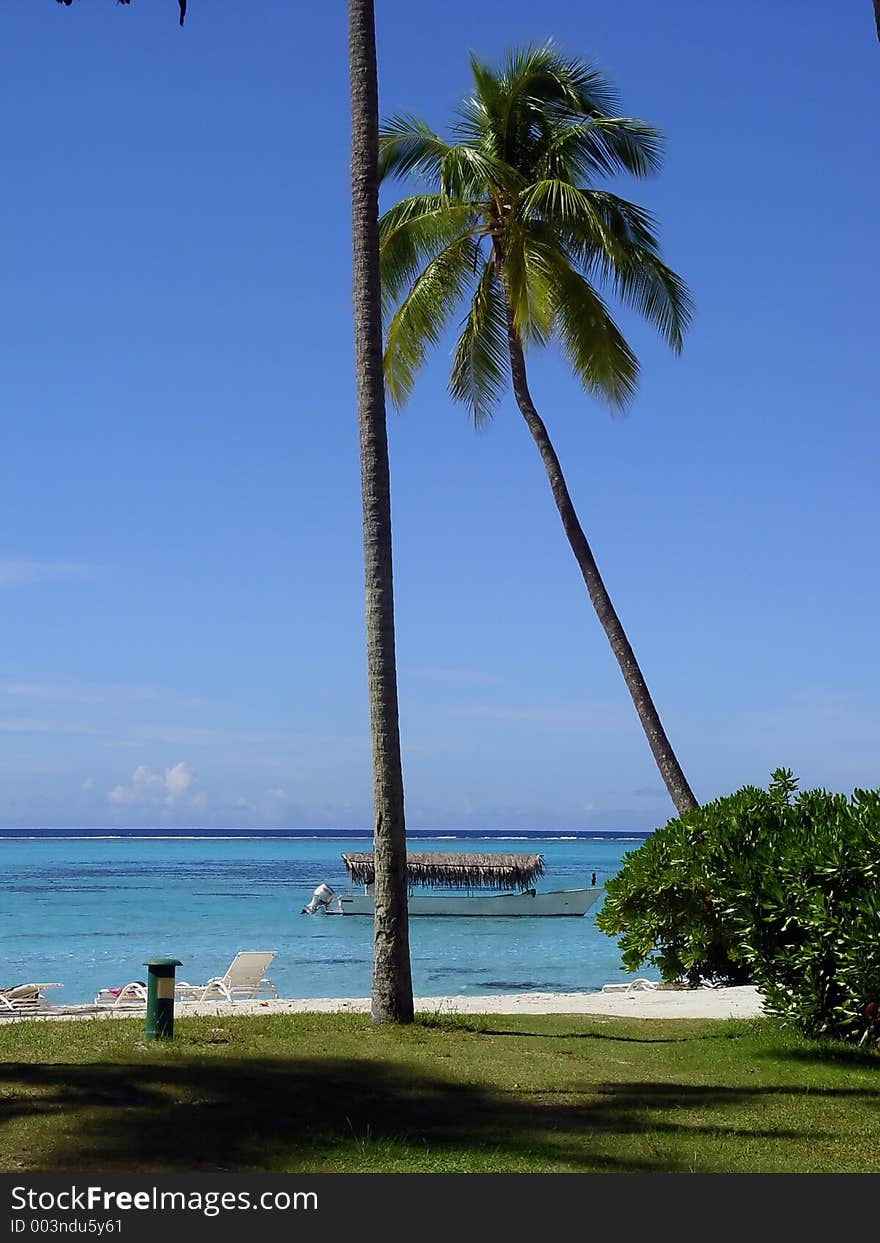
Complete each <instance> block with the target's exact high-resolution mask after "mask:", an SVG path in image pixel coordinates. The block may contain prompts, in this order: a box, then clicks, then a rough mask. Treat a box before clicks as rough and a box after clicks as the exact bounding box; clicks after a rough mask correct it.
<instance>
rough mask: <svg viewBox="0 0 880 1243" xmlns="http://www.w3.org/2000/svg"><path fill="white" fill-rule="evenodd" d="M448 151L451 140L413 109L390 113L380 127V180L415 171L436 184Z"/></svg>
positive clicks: (407, 174) (402, 175) (403, 175)
mask: <svg viewBox="0 0 880 1243" xmlns="http://www.w3.org/2000/svg"><path fill="white" fill-rule="evenodd" d="M448 151H449V144H448V143H445V142H444V141H443V139H442V138H440V137H439V136H438V135H437V134H435V133H434V131H433V130H432V129H431V127H430V125H428V123H427V122H426V121H423V120H422V119H421V117H417V116H414V115H412V114H410V113H406V114H399V115H397V116H393V117H389V119H388V120H387V121H385V122H384V124H383V125H382V127H381V129H380V131H379V180H380V181H382V180H383V179H384V178H385V177H388V176H392V175H393V176H397V177H407V176H409V174H410V173H415V174H417V175H418V176H421V177H424V178H425V179H426V180H427V181H429V182H430V183H432V184H435V185H436V184H438V183H439V180H440V165H441V163H442V162H443V157H444V156H445V155H446V154H447V152H448Z"/></svg>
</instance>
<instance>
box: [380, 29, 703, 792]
mask: <svg viewBox="0 0 880 1243" xmlns="http://www.w3.org/2000/svg"><path fill="white" fill-rule="evenodd" d="M470 64H471V72H472V75H473V91H472V93H471V94H470V95H469V96H468V97H467V98H466V99H465V100H463V101H462V103H461V104H460V105H459V108H458V110H457V115H456V120H455V123H454V125H453V128H452V133H451V141H450V142H446V141H445V140H444V139H442V138H440V137H439V136H438V135H437V134H436V133H435V132H434V131H433V130H432V129H431V128H430V126H428V125H427V124H426V123H425V122H424V121H422V120H420V119H419V118H418V117H415V116H412V115H409V114H406V115H399V116H395V117H392V118H391V119H390V120H389V121H388V122H387V123H386V124H385V125H384V127H383V128H382V130H381V133H380V141H379V169H380V177H387V176H391V175H396V176H398V177H409V176H415V177H418V178H421V179H422V180H423V181H424V182H425V183H427V184H426V190H427V191H428V192H426V193H422V194H417V195H413V196H411V197H408V198H405V199H403V200H402V201H401V202H399V203H397V204H396V206H394V207H392V208H391V209H390V210H389V211H388V212H386V213H385V215H384V216H383V217H382V219H381V221H380V225H379V230H380V253H381V272H382V286H383V300H384V310H385V315H386V322H387V331H386V335H385V354H384V367H385V379H386V387H387V391H388V393H389V396H390V397H391V399H392V400H393V401H394V403H395V404H396V405H401V404H402V403H403V402H404V401H405V400H406V399H407V397H408V396H409V395H410V393H411V391H412V388H413V385H414V383H415V377H416V373H417V371H418V369H419V367H420V366H421V364H422V362H423V361H424V358H425V354H426V352H427V348H428V346H429V345H436V344H437V343H438V341H439V340H440V337H441V335H442V333H443V331H444V329H445V327H446V326H447V324H448V323H449V321H450V319H451V317H452V316H453V314H454V313H455V311H456V309H457V308H458V307H459V306H460V305H461V304H462V302H463V301H464V300H465V299H466V298H467V299H469V306H468V308H467V313H466V315H465V317H464V320H463V324H462V331H461V335H460V337H459V338H458V343H457V345H456V347H455V352H454V355H453V361H452V372H451V377H450V384H449V387H450V392H451V395H452V397H453V398H454V399H455V400H456V401H460V402H463V403H464V404H465V405H467V406H469V407H470V409H471V411H472V413H473V417H474V420H475V422H476V423H477V424H479V423H481V422H482V421H483V420H485V419H486V418H487V417H488V416H489V415H490V413H491V412H492V410H493V408H494V406H495V405H496V403H497V401H498V399H499V398H500V396H501V394H502V393H503V392H504V390H505V388H506V386H507V383H508V380H512V384H513V392H514V396H515V398H516V401H517V404H518V406H519V409H520V412H521V414H522V416H523V418H524V419H525V421H526V424H527V426H528V429H529V431H530V432H531V434H532V437H533V439H534V441H535V444H536V445H537V447H538V451H539V453H540V455H541V460H542V462H543V463H544V469H545V470H546V472H547V477H548V480H549V482H550V489H551V491H552V494H553V499H554V501H555V502H556V506H557V509H558V510H559V515H560V517H561V519H562V525H563V528H564V530H565V534H566V536H567V538H568V541H569V544H570V545H571V549H572V552H573V553H574V556H575V559H576V560H577V563H578V565H579V567H580V570H581V573H582V575H583V578H584V582H585V583H586V586H587V590H588V592H589V594H590V599H591V600H592V602H593V605H594V607H595V609H596V612H597V614H598V617H599V621H600V622H601V624H602V626H603V628H604V630H605V633H606V635H607V636H608V641H609V643H610V644H611V647H612V650H613V651H614V655H615V656H616V658H617V661H618V664H619V665H620V669H621V672H622V673H623V677H624V680H625V682H626V685H627V687H628V689H629V692H630V695H631V696H632V700H633V703H634V704H635V708H636V711H637V712H638V715H639V720H640V721H641V723H642V727H643V729H644V731H645V734H646V735H647V738H648V743H649V745H650V747H651V751H652V752H653V754H654V759H655V760H656V763H657V766H658V768H659V770H660V773H661V775H662V777H663V780H664V781H665V783H666V787H667V789H668V790H669V793H670V796H671V798H672V801H673V802H674V804H675V806H676V808H677V809H678V811H679V813H681V812H684V811H687V810H689V809H691V808H693V807H696V806H697V801H696V799H695V798H694V795H693V793H692V791H691V789H690V786H689V785H688V783H687V780H686V779H685V776H684V773H683V772H682V770H681V766H680V765H679V763H678V760H677V759H676V756H675V753H674V751H673V749H672V746H671V744H670V742H669V739H668V738H667V736H666V732H665V730H664V729H663V725H662V723H661V721H660V717H659V715H658V713H657V709H656V708H655V707H654V703H653V701H652V699H651V695H650V692H649V691H648V687H647V684H646V682H645V679H644V677H643V676H642V672H641V670H640V668H639V666H638V663H637V661H636V658H635V655H634V654H633V650H632V647H631V646H630V643H629V640H628V639H627V637H626V634H625V632H624V629H623V626H622V625H621V623H620V619H619V618H618V616H617V613H616V612H615V610H614V606H613V605H612V603H611V599H610V597H609V595H608V592H607V590H606V588H605V584H604V583H603V581H602V578H601V576H600V574H599V570H598V567H597V565H596V561H595V558H594V557H593V553H592V551H591V549H590V546H589V544H588V542H587V538H586V536H585V535H584V532H583V529H582V527H581V525H580V522H579V521H578V517H577V514H576V512H575V508H574V505H573V504H572V500H571V497H570V495H569V492H568V488H567V486H566V482H565V478H564V476H563V474H562V468H561V466H560V464H559V459H558V457H557V455H556V451H555V449H554V448H553V445H552V443H551V440H550V437H549V435H548V433H547V428H546V427H545V425H544V422H543V420H542V419H541V417H540V415H539V414H538V411H537V410H536V408H535V405H534V402H533V401H532V397H531V394H530V392H529V386H528V378H527V374H526V363H525V350H526V347H527V346H531V345H543V344H545V343H546V342H547V341H548V340H550V338H556V339H557V340H558V342H559V343H560V345H561V347H562V350H563V353H564V354H565V356H566V358H567V360H568V362H569V365H570V366H571V368H572V370H573V372H574V374H575V376H576V377H577V378H578V379H579V380H580V382H581V383H582V385H583V386H584V388H585V389H586V390H587V392H588V393H591V394H594V395H596V396H598V397H601V398H604V399H605V400H607V401H608V402H610V403H611V405H612V407H617V408H619V407H622V406H623V405H624V404H625V403H626V401H627V399H628V398H629V397H630V396H631V395H632V394H633V392H634V390H635V387H636V381H637V377H638V362H637V360H636V358H635V355H634V354H633V352H632V350H631V349H630V347H629V345H628V344H627V342H626V341H625V340H624V338H623V336H622V335H621V333H620V331H619V329H618V328H617V326H616V324H615V323H614V320H613V319H612V318H611V315H610V313H609V311H608V309H607V307H606V305H605V302H604V301H603V298H602V296H601V292H600V291H602V290H604V289H609V290H610V291H611V292H612V293H614V294H616V295H617V296H618V297H619V298H620V299H621V300H622V301H623V302H624V303H626V304H628V305H629V306H631V307H633V308H635V309H636V310H637V311H638V312H640V313H641V314H642V315H643V316H644V317H645V318H646V319H647V320H648V321H649V322H650V323H652V324H653V325H654V326H655V327H656V328H657V329H658V330H659V332H660V334H661V335H662V336H663V337H664V338H665V340H666V341H667V342H668V343H669V345H670V346H671V347H672V349H674V350H676V351H678V350H680V349H681V345H682V338H683V335H684V332H685V330H686V327H687V324H688V320H689V317H690V312H691V304H690V298H689V295H688V293H687V290H686V288H685V286H684V284H683V282H682V281H681V280H680V279H679V278H678V277H677V276H676V275H675V273H674V272H672V271H671V270H670V269H669V268H668V267H666V265H665V264H664V263H662V262H661V260H660V257H659V252H658V242H657V237H656V233H655V229H654V224H653V221H652V218H651V216H650V215H649V213H648V212H646V211H645V210H643V209H642V208H640V207H637V206H635V205H634V204H633V203H630V202H627V201H626V200H625V199H622V198H620V197H618V196H617V195H615V194H612V193H609V192H608V191H607V190H602V189H597V188H596V187H595V185H594V183H595V181H596V180H597V179H599V178H601V177H607V176H614V175H617V174H620V173H630V174H632V175H633V176H635V177H645V176H647V175H649V174H650V173H652V172H654V171H655V170H656V169H657V167H658V166H659V162H660V155H661V147H662V139H661V136H660V134H659V133H658V132H657V131H656V130H655V129H653V128H652V127H651V126H649V125H647V124H646V123H645V122H643V121H637V120H632V119H630V118H627V117H621V116H620V115H619V110H618V108H617V101H616V97H615V92H614V90H613V88H612V87H611V85H610V84H609V82H608V81H607V80H606V79H605V77H603V75H602V74H601V73H600V72H599V71H598V70H597V69H595V68H594V67H592V66H591V65H589V64H586V63H585V62H583V61H581V60H578V59H571V58H567V57H566V56H564V55H563V54H562V53H561V52H560V51H559V50H558V49H557V48H556V47H555V46H554V45H552V44H548V45H546V46H543V47H527V48H525V49H522V50H518V51H514V52H512V53H510V54H509V55H508V58H507V61H506V64H505V65H504V67H503V68H501V69H500V70H496V69H493V68H491V67H489V66H488V65H486V64H484V63H483V62H481V61H480V60H478V59H477V58H476V57H474V56H472V57H471V62H470Z"/></svg>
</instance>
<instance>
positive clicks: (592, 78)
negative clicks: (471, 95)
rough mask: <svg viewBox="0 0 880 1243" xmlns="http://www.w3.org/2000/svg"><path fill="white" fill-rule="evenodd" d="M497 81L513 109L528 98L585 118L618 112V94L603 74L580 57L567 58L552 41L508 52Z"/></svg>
mask: <svg viewBox="0 0 880 1243" xmlns="http://www.w3.org/2000/svg"><path fill="white" fill-rule="evenodd" d="M499 78H500V82H501V90H502V92H503V93H504V94H505V95H506V96H508V99H509V101H510V105H511V106H512V107H514V108H515V107H516V106H517V105H518V104H519V103H520V102H521V101H522V100H523V99H529V100H533V101H534V102H536V103H544V104H551V105H552V104H561V105H563V106H564V107H565V108H566V109H567V110H569V111H571V112H574V113H580V114H582V115H584V116H592V115H606V116H607V115H610V114H613V113H614V112H617V111H618V110H619V109H618V100H617V92H616V91H615V89H614V87H613V86H612V85H611V83H610V82H609V81H608V79H607V78H606V77H605V75H604V74H603V73H602V71H601V70H600V69H599V68H598V67H597V66H596V65H591V64H590V63H589V62H587V61H584V60H581V59H580V58H579V57H570V56H566V55H565V54H564V53H563V52H562V51H561V50H560V49H559V48H558V47H557V46H556V44H555V43H553V41H552V40H551V41H548V42H547V43H545V44H543V45H541V46H536V45H534V44H532V45H530V46H526V47H523V48H517V49H514V50H513V51H511V52H510V53H509V54H508V57H507V63H506V65H505V67H504V69H503V70H502V71H501V73H500V75H499Z"/></svg>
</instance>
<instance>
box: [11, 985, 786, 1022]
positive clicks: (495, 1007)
mask: <svg viewBox="0 0 880 1243" xmlns="http://www.w3.org/2000/svg"><path fill="white" fill-rule="evenodd" d="M415 1004H416V1010H417V1012H419V1013H423V1014H424V1013H427V1014H438V1015H441V1014H602V1015H609V1016H611V1017H620V1018H644V1019H672V1018H679V1019H732V1018H740V1019H747V1018H755V1017H757V1016H758V1015H760V1014H762V1013H763V1005H762V1002H761V997H760V994H759V993H758V990H757V989H756V988H753V987H751V986H750V985H741V986H739V987H736V988H687V989H664V988H652V989H633V990H632V991H629V992H610V993H604V992H596V993H507V994H495V995H493V996H486V997H417V998H416V1003H415ZM369 1009H370V1001H369V998H368V997H311V998H299V999H286V998H279V999H278V1000H272V1001H236V1002H233V1003H232V1004H230V1003H228V1002H213V1001H212V1002H182V1003H180V1004H178V1005H177V1006H175V1014H177V1015H178V1016H180V1017H182V1018H185V1017H187V1016H188V1015H213V1016H216V1017H218V1018H219V1017H229V1016H231V1015H239V1014H304V1013H316V1014H326V1013H334V1012H341V1013H344V1012H350V1013H355V1014H359V1013H368V1012H369ZM143 1014H144V1011H143V1007H141V1008H140V1009H126V1010H109V1009H107V1008H106V1007H104V1008H101V1009H98V1008H96V1007H94V1006H69V1007H65V1006H60V1005H58V1006H53V1007H52V1009H51V1010H45V1011H43V1012H42V1013H38V1014H30V1015H25V1014H18V1015H0V1023H2V1022H10V1021H11V1022H17V1021H21V1020H22V1019H25V1018H36V1019H58V1020H62V1019H92V1018H101V1019H104V1018H137V1017H140V1018H141V1020H142V1019H143Z"/></svg>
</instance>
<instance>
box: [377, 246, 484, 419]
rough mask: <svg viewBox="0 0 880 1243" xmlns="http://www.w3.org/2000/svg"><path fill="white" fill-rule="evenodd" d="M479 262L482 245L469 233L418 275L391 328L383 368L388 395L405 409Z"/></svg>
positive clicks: (390, 324) (446, 248) (389, 328)
mask: <svg viewBox="0 0 880 1243" xmlns="http://www.w3.org/2000/svg"><path fill="white" fill-rule="evenodd" d="M478 258H479V243H478V242H476V241H475V240H474V239H473V238H472V237H470V235H468V234H466V235H464V236H462V237H458V238H456V239H455V240H454V241H453V242H451V243H450V244H449V245H448V246H446V247H445V248H444V249H443V250H441V251H440V253H439V254H438V255H437V256H435V258H434V259H432V260H431V262H430V263H429V264H428V265H427V266H426V267H425V268H424V270H423V271H422V272H421V273H420V274H419V276H417V277H416V279H415V281H414V282H413V285H412V288H411V289H410V291H409V293H408V294H407V295H406V297H405V298H404V299H403V301H402V302H401V304H400V306H399V307H398V308H397V311H396V312H395V313H394V316H393V317H392V319H391V322H390V323H389V325H388V330H387V333H386V336H385V352H384V355H383V366H384V370H385V385H386V389H387V391H388V396H389V397H390V398H391V400H392V401H393V402H394V404H395V405H396V406H402V405H403V404H404V402H405V401H406V399H407V397H408V396H409V394H410V393H411V392H412V388H413V385H414V384H415V377H416V372H417V371H418V370H419V368H420V367H421V365H422V363H423V362H424V360H425V353H426V351H427V348H428V346H429V345H436V344H437V342H438V341H439V340H440V337H441V335H442V333H443V329H444V328H445V327H446V324H447V323H448V322H449V319H450V316H451V315H452V313H453V311H454V310H455V307H456V306H457V305H458V303H459V302H460V301H461V300H462V299H463V298H464V296H465V294H466V293H467V291H468V289H469V287H470V285H471V283H472V281H473V280H474V272H475V268H476V264H477V262H478Z"/></svg>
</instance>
